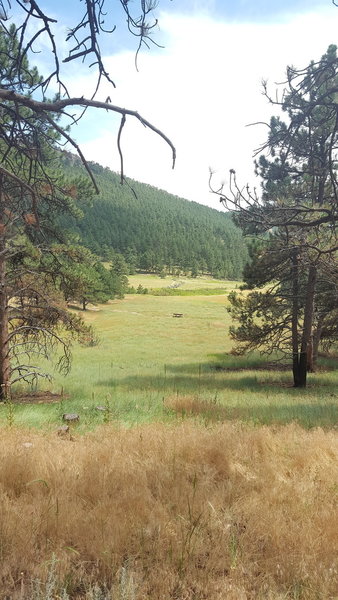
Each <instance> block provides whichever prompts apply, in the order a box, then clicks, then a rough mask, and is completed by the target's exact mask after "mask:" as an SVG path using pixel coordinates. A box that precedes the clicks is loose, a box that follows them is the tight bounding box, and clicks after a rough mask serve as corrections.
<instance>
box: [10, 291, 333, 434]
mask: <svg viewBox="0 0 338 600" xmlns="http://www.w3.org/2000/svg"><path fill="white" fill-rule="evenodd" d="M226 306H227V297H226V296H225V295H224V294H220V295H212V296H205V295H188V296H152V295H138V294H135V295H128V296H126V298H125V299H124V300H114V301H112V302H110V303H108V304H106V305H102V306H99V307H97V308H96V309H95V310H94V309H93V310H88V311H86V313H84V316H85V319H86V321H87V322H88V323H90V324H92V325H93V326H94V327H95V329H96V330H97V332H98V334H99V337H100V342H99V344H98V345H97V346H95V347H91V348H88V347H85V348H84V347H78V346H75V347H74V351H73V355H74V358H73V368H72V370H71V373H70V374H69V375H68V376H67V377H62V376H60V375H59V374H57V373H56V374H55V379H54V381H53V383H52V384H49V385H48V384H47V383H44V384H43V383H41V384H40V387H39V390H43V389H44V386H45V389H48V391H49V392H52V393H56V394H59V395H60V397H59V398H58V399H57V401H55V399H54V400H53V402H49V403H47V404H42V403H38V402H35V403H25V404H14V405H13V406H12V407H9V406H4V405H2V406H0V424H2V425H3V426H9V425H10V424H11V423H12V424H13V423H14V424H15V425H20V426H28V427H30V426H38V427H43V428H54V429H55V427H56V426H57V425H61V423H62V414H63V413H64V412H76V413H78V414H79V415H80V424H79V425H78V426H77V428H78V430H80V431H85V430H88V429H90V428H94V427H96V426H97V425H98V424H100V423H104V422H108V421H111V422H117V421H118V422H121V423H124V424H126V425H134V424H136V423H145V422H151V421H154V420H156V421H161V420H164V421H168V420H172V419H177V418H182V415H183V418H186V417H187V416H189V418H190V417H191V416H193V417H194V418H197V419H202V420H204V421H208V420H215V419H216V420H227V419H240V420H243V421H249V422H251V423H260V424H282V423H288V422H291V421H296V422H298V423H300V424H301V425H303V426H306V427H315V426H323V427H331V426H334V425H336V424H337V423H338V393H337V389H338V386H337V383H338V377H337V373H338V372H337V364H336V368H335V367H334V363H333V362H332V361H330V360H329V359H325V360H326V363H325V365H324V367H325V370H322V371H319V372H318V373H315V374H310V375H309V379H308V388H307V389H305V390H296V389H294V388H293V387H292V373H291V370H289V371H286V370H281V371H278V370H273V369H272V368H271V367H270V366H266V359H265V358H263V357H261V356H259V355H251V356H249V357H237V356H233V355H231V354H230V350H231V346H232V343H231V341H230V340H229V337H228V327H229V325H230V317H229V314H228V313H227V310H226ZM177 313H179V314H182V317H181V318H173V315H174V314H177ZM336 362H337V361H336ZM328 363H330V366H328ZM173 397H175V398H177V399H180V398H183V404H184V402H185V399H187V398H188V400H189V402H191V401H192V399H193V401H194V402H195V403H196V402H197V403H200V407H201V410H198V411H197V412H196V411H195V412H194V413H193V415H191V414H189V411H185V410H183V412H182V411H180V409H177V410H176V408H175V407H174V408H173V403H172V398H173ZM168 399H170V402H169V401H168ZM189 402H188V404H189ZM178 405H179V402H178ZM98 406H108V407H109V409H108V410H106V411H99V410H97V407H98ZM215 406H216V407H217V410H215V408H214V407H215ZM203 407H204V408H203ZM210 407H211V410H210Z"/></svg>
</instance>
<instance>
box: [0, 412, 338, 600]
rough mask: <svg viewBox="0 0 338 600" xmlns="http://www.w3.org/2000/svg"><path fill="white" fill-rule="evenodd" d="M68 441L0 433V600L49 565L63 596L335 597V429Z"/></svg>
mask: <svg viewBox="0 0 338 600" xmlns="http://www.w3.org/2000/svg"><path fill="white" fill-rule="evenodd" d="M74 437H75V439H74V440H73V441H72V440H70V439H62V438H59V437H58V436H57V435H56V434H55V433H54V434H50V433H49V434H43V433H41V432H40V433H39V432H37V431H34V432H33V431H23V430H22V429H20V430H19V429H17V430H16V429H14V430H13V429H12V430H10V429H8V430H3V431H2V435H1V440H0V455H1V463H0V513H1V519H0V523H1V525H0V558H1V561H0V582H1V590H2V596H1V598H5V597H7V598H10V599H14V598H17V599H19V598H20V599H25V600H28V599H29V600H30V598H31V597H32V596H30V595H29V591H28V590H29V589H31V588H30V585H31V584H30V582H31V580H32V579H36V578H39V579H41V580H44V579H45V578H46V577H47V572H48V570H49V568H50V563H51V561H52V562H53V561H54V565H55V569H56V573H55V577H57V580H58V581H59V583H60V586H61V587H63V589H66V590H67V592H68V594H69V596H70V597H72V598H89V597H91V598H93V597H94V596H93V595H92V596H89V595H88V594H86V589H88V587H89V586H90V585H93V584H94V583H95V582H96V583H98V584H99V585H102V586H103V585H106V586H107V589H109V590H111V592H110V593H109V594H108V593H107V595H104V596H103V595H102V596H99V595H97V596H96V597H97V598H98V597H100V598H107V599H108V598H114V600H115V598H121V599H122V598H124V599H126V600H129V599H131V598H134V599H135V600H141V599H149V600H169V599H176V600H192V599H194V600H202V599H204V600H241V599H243V600H244V599H252V600H253V599H260V598H264V599H269V600H272V599H278V600H282V599H286V598H294V599H296V598H297V599H306V600H310V599H311V600H314V599H325V600H329V599H334V598H337V597H338V527H337V523H338V471H337V464H338V436H337V433H336V432H334V431H331V432H324V431H322V430H320V429H318V430H312V431H304V430H303V429H301V428H300V427H298V426H296V425H290V426H287V427H283V428H282V427H281V428H271V427H270V428H268V427H261V428H250V427H249V426H244V425H241V424H240V423H231V424H230V423H225V424H222V425H215V426H212V427H209V428H206V427H203V426H202V425H198V424H196V423H193V422H191V421H185V422H183V423H181V424H175V425H172V426H168V425H166V426H165V425H161V424H152V425H148V426H142V427H138V428H133V429H129V430H125V429H118V428H114V427H112V426H105V427H102V428H101V429H99V430H96V431H95V432H94V433H92V434H87V435H86V436H85V437H81V436H77V435H76V433H75V434H74ZM53 557H54V558H53ZM122 583H123V586H124V587H123V591H120V592H119V591H118V590H121V585H122ZM116 590H117V591H116ZM39 597H40V596H39ZM50 597H52V598H58V597H59V598H61V596H58V595H57V594H55V595H54V596H50Z"/></svg>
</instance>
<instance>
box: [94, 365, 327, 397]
mask: <svg viewBox="0 0 338 600" xmlns="http://www.w3.org/2000/svg"><path fill="white" fill-rule="evenodd" d="M182 370H183V369H182ZM171 371H173V372H174V373H175V372H176V366H173V368H172V369H171V368H170V366H168V367H167V374H166V375H165V374H163V375H130V376H128V377H125V378H123V379H119V380H116V379H113V378H112V379H106V380H103V381H100V382H98V384H99V385H102V386H107V387H114V388H116V387H118V388H123V389H128V390H130V391H147V390H148V391H149V390H152V391H157V392H167V391H175V392H180V393H198V392H202V391H204V392H217V391H226V390H229V391H243V392H248V393H259V394H264V395H266V394H268V393H271V394H272V393H273V394H274V395H280V394H283V395H285V394H288V395H289V394H293V395H294V394H297V395H302V396H304V395H305V396H306V395H308V394H313V389H314V388H316V389H318V390H321V389H322V388H327V390H326V393H330V392H331V391H332V393H333V392H334V385H335V384H334V382H333V381H332V379H330V378H329V377H323V375H321V376H320V380H318V379H317V380H315V376H310V377H309V379H308V385H307V387H306V388H305V389H302V390H300V389H299V388H294V387H293V384H292V373H291V372H290V376H286V375H285V373H282V372H276V373H274V375H276V379H275V380H271V379H264V371H261V372H260V373H258V374H250V375H249V374H247V375H244V374H243V372H241V373H238V375H236V377H234V376H233V373H231V376H229V374H227V373H226V372H222V373H218V374H216V373H215V374H213V373H212V372H210V371H209V372H205V371H203V370H202V369H201V370H200V371H199V370H198V369H196V368H195V369H194V371H191V374H186V375H184V374H183V373H181V369H180V368H178V369H177V372H178V373H179V374H178V375H175V374H174V375H173V376H172V375H168V373H171ZM269 376H270V377H271V373H269ZM279 376H281V377H282V379H278V377H279Z"/></svg>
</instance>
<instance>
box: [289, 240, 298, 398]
mask: <svg viewBox="0 0 338 600" xmlns="http://www.w3.org/2000/svg"><path fill="white" fill-rule="evenodd" d="M291 263H292V267H291V278H292V317H291V330H292V372H293V385H294V387H298V386H299V354H298V313H299V258H298V248H294V249H293V251H292V254H291Z"/></svg>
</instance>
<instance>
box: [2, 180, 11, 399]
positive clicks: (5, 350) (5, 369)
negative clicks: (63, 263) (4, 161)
mask: <svg viewBox="0 0 338 600" xmlns="http://www.w3.org/2000/svg"><path fill="white" fill-rule="evenodd" d="M3 204H4V203H3V177H2V175H0V232H1V233H0V401H2V402H4V401H6V399H7V398H8V396H9V387H10V364H9V344H8V297H7V285H6V283H7V282H6V234H5V224H4V223H3V209H4V205H3Z"/></svg>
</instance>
